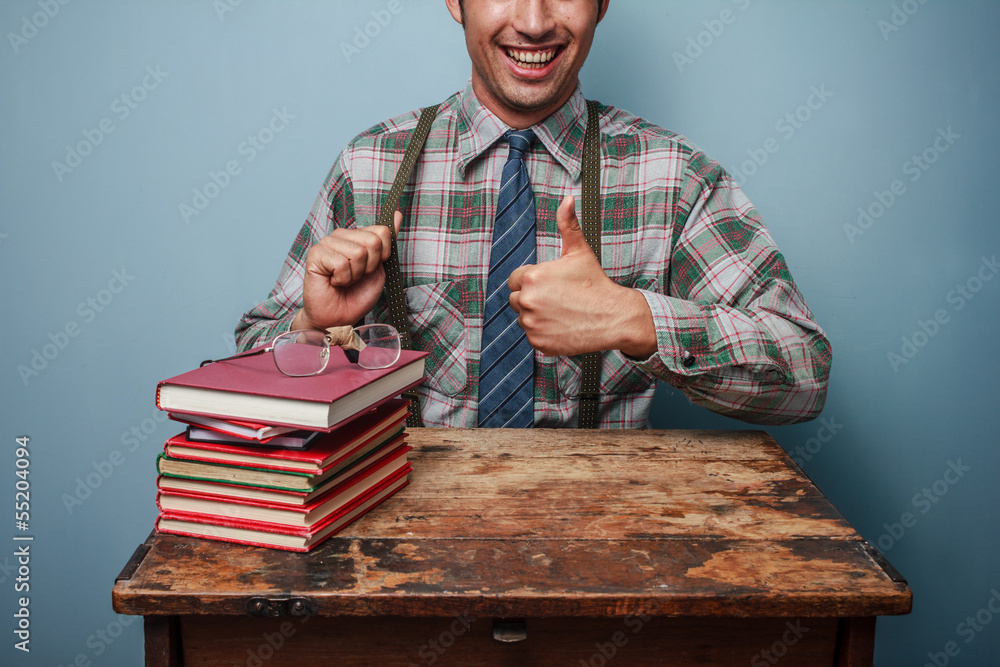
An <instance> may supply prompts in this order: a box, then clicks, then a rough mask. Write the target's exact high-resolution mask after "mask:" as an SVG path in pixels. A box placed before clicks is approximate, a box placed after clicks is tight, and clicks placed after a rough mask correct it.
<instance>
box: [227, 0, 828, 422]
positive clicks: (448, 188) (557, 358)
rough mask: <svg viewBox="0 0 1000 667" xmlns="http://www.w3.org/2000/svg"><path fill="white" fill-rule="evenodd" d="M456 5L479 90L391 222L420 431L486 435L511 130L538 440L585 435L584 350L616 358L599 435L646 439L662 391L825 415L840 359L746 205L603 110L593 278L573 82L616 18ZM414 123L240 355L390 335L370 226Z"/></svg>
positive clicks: (385, 242) (513, 290) (766, 415)
mask: <svg viewBox="0 0 1000 667" xmlns="http://www.w3.org/2000/svg"><path fill="white" fill-rule="evenodd" d="M446 2H447V5H448V9H449V11H450V13H451V15H452V16H453V17H454V18H455V20H456V21H458V22H459V23H460V24H461V25H462V26H463V29H464V32H465V39H466V45H467V48H468V51H469V56H470V58H471V60H472V77H471V80H470V82H469V84H468V85H467V87H466V88H465V90H464V91H462V92H460V93H457V94H456V95H454V96H452V97H451V98H449V99H448V100H446V101H445V102H444V103H443V104H442V105H441V107H440V108H439V110H438V112H437V115H436V117H435V120H434V123H433V125H432V127H431V130H430V135H429V137H428V139H427V144H426V146H425V147H424V150H423V153H422V154H421V157H420V160H419V161H418V163H417V167H416V170H415V174H414V178H413V179H411V182H410V185H409V187H408V188H407V190H406V193H405V194H404V196H403V198H402V199H401V201H400V205H399V209H400V211H399V212H397V213H396V215H395V224H396V227H397V230H398V232H397V236H398V239H397V244H398V253H399V262H400V267H401V274H402V279H403V284H404V286H405V287H406V306H407V310H408V315H409V320H410V322H411V328H412V335H413V339H414V347H415V348H417V349H425V350H427V351H429V352H430V356H429V357H428V363H427V370H428V379H427V381H426V382H425V384H424V385H423V386H422V387H421V389H420V393H421V399H422V400H421V405H422V415H423V420H424V423H425V425H427V426H461V427H473V426H477V425H479V424H481V423H482V421H481V417H482V415H480V414H479V412H480V407H481V406H480V400H481V396H480V391H479V389H480V387H479V378H480V366H481V361H483V358H484V356H485V354H486V353H484V348H488V347H489V346H490V345H491V343H487V344H486V345H484V344H483V336H484V329H483V321H484V310H485V309H486V307H487V305H486V304H485V302H486V300H487V299H486V296H485V292H486V291H487V289H486V288H487V284H488V281H489V274H490V261H491V244H492V243H493V242H494V241H493V228H494V223H495V222H498V221H499V219H500V218H501V217H502V216H503V215H506V213H505V212H506V211H507V204H504V206H503V207H502V208H503V212H501V213H500V214H498V210H497V209H498V202H500V200H503V199H504V197H505V196H506V195H505V193H504V192H502V191H501V184H500V181H501V178H502V173H503V171H504V169H505V167H507V166H508V163H509V162H512V161H513V160H514V155H515V151H514V148H515V141H514V139H513V138H511V137H510V135H509V134H508V133H507V131H508V130H510V129H513V130H524V129H526V128H530V130H531V133H530V134H528V135H524V136H527V137H528V138H527V140H526V141H525V142H524V143H523V145H521V146H520V149H523V152H520V153H519V156H520V162H519V163H518V167H520V166H521V165H523V167H524V168H526V170H527V174H526V177H527V179H528V180H529V181H530V183H529V185H530V193H532V194H531V196H529V197H528V199H529V200H530V202H529V203H533V208H534V215H535V217H536V223H535V225H533V230H532V232H533V233H534V234H535V243H534V253H533V254H534V261H531V262H529V263H528V264H526V265H525V266H522V267H520V268H517V269H516V270H514V271H513V272H512V273H510V275H509V278H508V279H507V281H506V286H507V287H509V290H510V296H509V307H510V308H511V309H513V312H514V314H516V317H517V325H518V326H519V327H520V328H521V329H522V330H523V331H524V333H525V334H526V338H527V342H528V343H530V345H531V347H532V348H534V354H533V355H531V356H533V364H532V365H533V377H532V378H530V382H529V389H528V392H529V394H531V393H533V401H530V402H529V405H528V407H527V412H528V413H529V414H528V424H527V425H534V426H536V427H556V426H573V425H576V423H577V417H578V408H579V400H578V395H579V392H580V360H579V356H578V355H580V354H583V353H586V352H592V351H601V352H602V355H601V372H600V375H601V378H600V388H601V392H600V393H601V396H600V407H599V420H598V425H599V426H601V427H620V428H641V427H643V426H645V425H646V423H647V417H648V413H649V406H650V402H651V400H652V397H653V392H654V390H655V384H656V381H657V380H658V379H659V380H665V381H667V382H670V383H671V384H672V385H674V386H676V387H678V388H680V389H681V390H683V391H684V392H685V394H686V395H688V396H689V397H690V398H691V399H692V400H693V401H695V402H697V403H700V404H702V405H705V406H707V407H709V408H710V409H713V410H715V411H717V412H720V413H722V414H726V415H729V416H733V417H736V418H740V419H744V420H746V421H752V422H757V423H792V422H796V421H802V420H806V419H811V418H813V417H815V416H816V415H817V414H819V411H820V410H821V409H822V406H823V403H824V400H825V396H826V383H827V378H828V374H829V366H830V360H831V350H830V346H829V343H828V341H827V339H826V337H825V335H824V334H823V332H822V330H821V329H820V328H819V326H818V325H817V324H816V323H815V322H814V321H813V318H812V315H811V314H810V312H809V310H808V308H807V307H806V305H805V302H804V301H803V299H802V296H801V295H800V294H799V292H798V290H797V288H796V287H795V285H794V283H793V282H792V278H791V276H790V274H789V272H788V269H787V267H786V265H785V262H784V259H783V257H782V256H781V254H780V253H779V252H778V250H777V248H776V247H775V245H774V243H773V241H772V240H771V238H770V236H769V234H768V232H767V230H766V229H765V227H764V226H763V224H762V223H761V221H760V219H759V217H758V215H757V212H756V211H755V210H754V208H753V206H752V205H751V204H750V202H749V201H748V200H747V199H746V197H745V196H744V195H743V193H742V192H741V191H740V190H739V189H738V188H737V186H736V185H735V183H734V182H733V180H732V179H731V178H730V177H729V176H728V175H727V174H726V173H725V172H724V171H723V170H722V169H721V167H720V166H719V165H718V164H716V163H714V162H712V161H711V160H709V159H708V158H706V157H705V156H704V155H703V154H702V153H700V152H699V151H698V150H697V149H696V148H695V147H694V146H693V145H692V144H691V143H690V142H688V141H687V140H686V139H684V138H683V137H681V136H679V135H676V134H674V133H671V132H668V131H666V130H663V129H662V128H659V127H656V126H653V125H651V124H649V123H648V122H646V121H644V120H642V119H640V118H636V117H634V116H632V115H630V114H628V113H627V112H624V111H622V110H619V109H615V108H613V107H610V106H601V107H600V131H601V163H600V179H601V181H600V182H601V187H600V195H601V202H602V233H601V243H602V252H601V257H602V261H601V262H598V260H597V257H596V256H595V255H594V254H593V252H591V250H590V248H589V246H588V245H587V242H586V240H585V239H584V237H583V235H582V232H581V231H580V226H579V223H578V220H577V212H576V203H577V202H578V201H579V193H580V187H581V183H580V172H581V152H582V136H583V133H584V129H585V128H586V117H587V109H586V104H585V101H584V98H583V95H582V92H581V91H580V89H579V84H578V73H579V71H580V68H581V67H582V66H583V63H584V61H585V60H586V57H587V54H588V52H589V49H590V46H591V43H592V40H593V37H594V33H595V29H596V26H597V23H598V22H599V21H600V20H601V19H602V18H603V17H604V14H605V13H606V12H607V10H608V3H609V0H465V1H464V2H463V1H462V0H446ZM416 121H417V113H410V114H406V115H403V116H400V117H397V118H394V119H392V120H389V121H386V122H385V123H382V124H380V125H377V126H375V127H373V128H371V129H370V130H368V131H367V132H365V133H362V134H361V135H360V136H358V137H357V138H356V139H355V140H354V141H352V143H351V144H350V145H349V146H348V147H347V148H346V149H345V150H344V151H343V152H342V153H341V155H340V157H339V159H338V161H337V163H336V164H335V165H334V167H333V169H332V171H331V173H330V175H329V177H328V179H327V181H326V183H325V184H324V186H323V189H322V191H321V192H320V195H319V197H318V198H317V200H316V203H315V205H314V208H313V210H312V213H311V214H310V216H309V218H308V220H307V221H306V223H305V225H304V226H303V228H302V230H301V232H300V233H299V236H298V238H297V239H296V241H295V244H294V245H293V247H292V250H291V252H290V254H289V257H288V259H287V260H286V263H285V266H284V267H283V269H282V271H281V274H280V275H279V278H278V282H277V284H276V286H275V288H274V290H273V291H272V293H271V295H270V297H269V298H268V299H267V300H266V301H264V302H263V303H261V304H260V305H259V306H257V307H256V308H254V309H253V310H251V311H250V312H248V313H247V314H246V315H245V316H244V318H243V320H242V321H241V323H240V325H239V327H238V329H237V339H238V342H239V345H240V346H241V348H248V347H251V346H253V345H256V344H260V343H263V342H266V340H267V339H269V338H271V337H273V336H274V335H276V334H278V333H281V332H283V331H287V330H289V329H324V328H326V327H330V326H334V325H343V324H353V323H355V322H358V321H360V320H363V319H365V318H366V317H368V318H371V319H374V320H377V321H383V322H384V321H388V320H387V319H386V318H387V315H386V306H385V303H384V299H383V297H382V296H381V295H382V289H383V284H384V282H385V271H384V268H383V266H382V262H383V261H385V260H386V259H387V258H388V257H389V254H390V247H391V237H390V233H389V229H388V227H386V226H384V225H376V224H374V222H375V218H376V216H377V214H378V212H379V204H380V202H381V198H382V197H383V196H384V194H385V193H386V192H387V191H388V189H389V186H390V184H391V181H392V178H393V176H394V175H395V173H396V171H397V169H398V165H399V163H400V161H401V159H402V152H403V150H404V148H405V145H406V144H407V143H408V141H409V138H410V136H411V135H412V133H413V131H414V128H415V125H416ZM518 136H521V135H518ZM508 143H509V145H508ZM511 173H513V172H511ZM522 173H523V172H522ZM519 215H520V214H519ZM495 217H496V219H497V220H496V221H495ZM498 224H499V223H498ZM602 264H603V268H602ZM504 295H506V292H504ZM507 314H509V311H508V313H507ZM501 315H503V313H501ZM512 317H513V316H512ZM515 333H518V334H519V333H520V332H519V331H516V332H515ZM505 363H506V362H505ZM483 365H484V366H485V364H483ZM530 386H533V392H532V390H531V389H530ZM483 393H484V394H485V393H486V392H485V390H484V392H483ZM483 400H485V398H484V399H483Z"/></svg>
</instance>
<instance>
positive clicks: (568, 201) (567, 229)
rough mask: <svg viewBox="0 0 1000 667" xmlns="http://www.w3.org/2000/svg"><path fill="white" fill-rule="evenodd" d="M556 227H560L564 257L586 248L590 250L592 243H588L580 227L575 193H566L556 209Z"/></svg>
mask: <svg viewBox="0 0 1000 667" xmlns="http://www.w3.org/2000/svg"><path fill="white" fill-rule="evenodd" d="M556 227H558V228H559V236H560V237H561V238H562V257H565V256H566V255H569V254H570V253H574V252H578V251H580V250H586V251H587V252H590V244H588V243H587V239H586V237H584V235H583V229H582V228H581V227H580V221H579V220H577V218H576V200H574V199H573V195H566V197H565V198H564V199H563V200H562V203H561V204H559V209H558V210H556Z"/></svg>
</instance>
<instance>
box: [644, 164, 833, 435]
mask: <svg viewBox="0 0 1000 667" xmlns="http://www.w3.org/2000/svg"><path fill="white" fill-rule="evenodd" d="M678 212H679V215H678V220H677V222H676V224H675V225H674V227H673V229H672V237H673V243H672V248H671V252H670V257H669V260H668V261H669V263H670V264H669V270H668V278H667V280H668V289H667V293H666V294H663V293H660V292H656V291H649V290H641V292H642V294H643V296H644V297H645V299H646V302H647V303H648V304H649V308H650V310H651V311H652V313H653V320H654V323H655V327H656V337H657V344H658V349H657V352H656V353H655V354H654V355H653V356H652V357H650V358H649V359H646V360H644V361H643V362H642V363H640V364H639V366H640V368H642V369H643V370H645V371H646V372H648V373H650V374H652V375H654V376H655V377H657V378H659V379H661V380H665V381H667V382H669V383H670V384H672V385H674V386H675V387H677V388H678V389H680V390H681V391H683V392H684V393H685V394H686V395H687V396H688V397H689V398H690V399H691V400H692V401H694V402H695V403H698V404H700V405H703V406H705V407H707V408H709V409H711V410H713V411H715V412H718V413H720V414H723V415H726V416H729V417H734V418H737V419H741V420H743V421H747V422H752V423H759V424H788V423H796V422H800V421H806V420H809V419H812V418H814V417H816V416H817V415H818V414H819V413H820V412H821V411H822V409H823V404H824V403H825V400H826V388H827V381H828V378H829V373H830V363H831V359H832V350H831V348H830V343H829V341H828V340H827V337H826V335H825V334H824V333H823V330H822V329H821V328H820V327H819V325H818V324H817V323H816V322H815V321H814V319H813V316H812V313H811V312H810V311H809V308H808V307H807V306H806V303H805V301H804V299H803V298H802V295H801V294H800V293H799V290H798V288H797V287H796V286H795V283H794V282H793V280H792V276H791V274H790V273H789V271H788V267H787V266H786V264H785V260H784V257H783V256H782V255H781V253H780V252H779V251H778V248H777V247H776V246H775V243H774V241H773V240H772V239H771V236H770V234H769V233H768V231H767V229H766V228H765V227H764V225H763V223H762V222H761V220H760V217H759V215H758V213H757V211H756V209H754V207H753V205H752V204H751V203H750V201H749V200H748V199H747V198H746V196H745V195H744V194H743V192H742V191H741V190H740V189H739V188H738V187H737V185H736V183H735V182H734V181H733V180H732V179H731V178H730V177H729V175H728V174H726V173H725V171H724V170H723V169H722V168H721V167H720V166H719V165H718V164H717V163H715V162H712V161H710V160H708V159H707V158H705V157H704V156H703V155H701V154H698V153H696V154H695V155H694V156H693V157H692V159H691V160H690V162H689V163H688V167H687V173H686V174H685V186H684V188H683V190H682V193H681V199H680V201H679V203H678Z"/></svg>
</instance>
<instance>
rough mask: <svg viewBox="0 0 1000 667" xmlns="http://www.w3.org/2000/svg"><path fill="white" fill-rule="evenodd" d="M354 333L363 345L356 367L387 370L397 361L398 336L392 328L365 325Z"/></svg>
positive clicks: (381, 325)
mask: <svg viewBox="0 0 1000 667" xmlns="http://www.w3.org/2000/svg"><path fill="white" fill-rule="evenodd" d="M354 331H355V333H356V334H357V335H358V337H359V338H361V342H362V343H364V345H362V346H360V347H361V350H360V352H359V354H358V365H359V366H361V367H362V368H372V369H374V368H388V367H389V366H392V365H393V364H394V363H396V360H397V359H399V347H400V344H399V334H398V333H396V330H395V329H394V328H393V327H391V326H388V325H385V324H367V325H364V326H360V327H358V328H356V329H355V330H354Z"/></svg>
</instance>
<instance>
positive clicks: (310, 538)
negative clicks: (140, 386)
mask: <svg viewBox="0 0 1000 667" xmlns="http://www.w3.org/2000/svg"><path fill="white" fill-rule="evenodd" d="M407 483H409V478H408V477H407V475H406V473H404V472H402V471H400V472H399V473H397V475H396V476H393V477H390V478H389V479H387V480H385V481H383V482H382V483H381V484H379V485H378V486H376V487H374V488H372V489H369V490H368V491H367V492H365V493H364V494H362V495H361V496H359V497H357V498H355V499H354V500H353V501H352V502H350V503H348V504H347V505H345V506H344V507H341V508H340V509H339V510H338V511H336V512H333V513H332V514H330V515H329V516H327V517H326V519H324V520H323V521H322V522H321V523H319V524H316V525H314V526H312V527H310V528H290V527H288V526H276V525H275V524H269V523H262V522H259V521H246V520H243V519H224V518H219V519H214V520H209V519H208V518H207V517H205V516H204V515H200V514H186V513H181V512H178V513H174V512H164V513H162V514H160V516H159V518H158V519H157V520H156V530H157V531H159V532H161V533H173V534H175V535H189V536H191V537H204V538H209V539H214V540H222V541H225V542H236V543H238V544H249V545H252V546H262V547H271V548H274V549H286V550H288V551H309V550H310V549H312V548H313V547H315V546H316V545H317V544H319V543H320V542H322V541H323V540H325V539H326V538H328V537H330V536H331V535H334V534H335V533H337V532H339V531H341V530H343V529H344V527H345V526H347V525H349V524H350V523H352V522H353V521H356V520H357V519H358V518H360V517H362V516H364V514H365V513H367V512H368V511H369V510H371V509H372V508H374V507H376V506H377V505H379V504H380V503H382V502H383V501H384V500H385V499H386V498H388V497H390V496H391V495H392V494H394V493H396V492H397V491H399V490H400V489H401V488H403V487H404V486H406V485H407Z"/></svg>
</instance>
